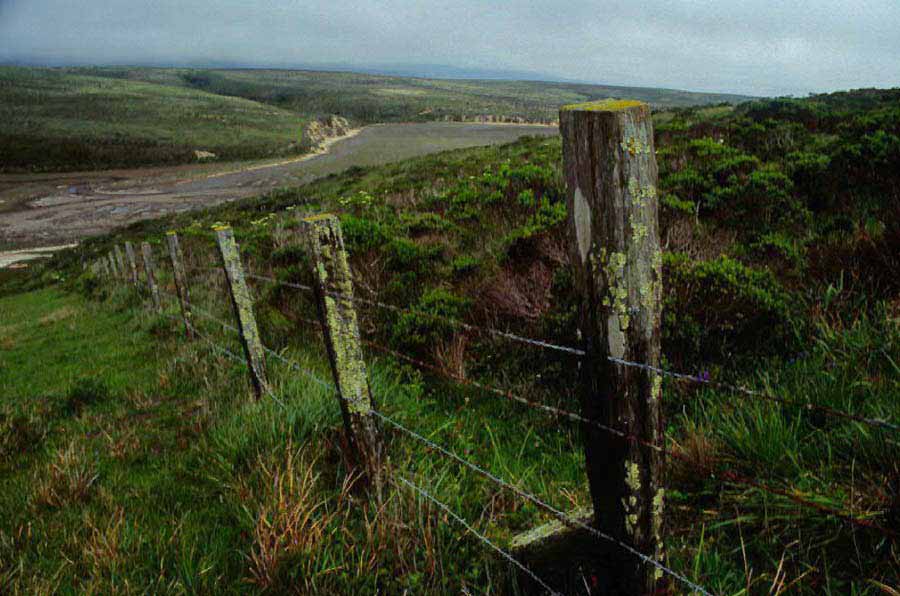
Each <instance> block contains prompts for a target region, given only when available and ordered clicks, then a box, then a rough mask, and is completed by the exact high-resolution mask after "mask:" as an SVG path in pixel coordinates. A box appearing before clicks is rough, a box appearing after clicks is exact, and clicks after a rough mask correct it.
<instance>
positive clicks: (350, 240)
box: [341, 214, 389, 253]
mask: <svg viewBox="0 0 900 596" xmlns="http://www.w3.org/2000/svg"><path fill="white" fill-rule="evenodd" d="M341 231H342V232H343V235H344V243H345V245H346V246H347V250H349V251H350V252H351V253H354V252H365V251H368V250H372V249H373V248H378V247H379V246H381V245H382V244H384V243H385V242H387V240H388V237H389V234H388V232H387V230H385V228H384V226H383V225H381V224H380V223H378V222H376V221H372V220H371V219H366V218H364V217H357V216H355V215H349V214H345V215H342V216H341Z"/></svg>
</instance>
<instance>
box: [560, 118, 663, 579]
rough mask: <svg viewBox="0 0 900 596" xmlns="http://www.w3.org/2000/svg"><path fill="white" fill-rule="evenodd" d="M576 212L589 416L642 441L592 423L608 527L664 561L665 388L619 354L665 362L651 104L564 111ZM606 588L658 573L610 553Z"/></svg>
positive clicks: (603, 524) (594, 483)
mask: <svg viewBox="0 0 900 596" xmlns="http://www.w3.org/2000/svg"><path fill="white" fill-rule="evenodd" d="M560 132H561V134H562V138H563V165H564V171H565V177H566V187H567V199H568V208H569V232H570V234H571V237H572V241H571V243H570V246H571V249H570V258H571V262H572V265H573V271H574V274H575V281H576V286H577V288H578V290H579V292H580V294H581V298H582V300H581V309H580V314H579V328H580V330H581V334H582V337H584V339H585V342H586V345H585V348H586V352H587V355H586V357H585V360H584V362H583V365H582V367H581V382H580V397H581V403H582V412H583V415H584V416H585V417H586V418H588V419H590V420H596V421H597V422H598V423H600V424H602V425H605V426H608V427H612V428H616V429H619V430H621V431H622V432H624V433H626V434H627V435H629V436H630V437H631V438H623V437H620V436H616V435H614V434H612V433H610V432H608V431H604V430H602V429H600V428H597V427H594V426H591V425H587V424H586V425H585V427H584V436H585V456H586V459H587V470H588V480H589V485H590V489H591V496H592V500H593V504H594V513H595V516H596V523H597V524H598V527H599V528H600V529H602V530H603V531H605V532H607V533H609V534H611V535H612V536H613V537H615V538H617V539H618V540H621V541H622V542H624V543H626V544H629V545H631V546H632V547H633V548H634V549H635V550H637V551H640V552H642V553H644V554H646V555H647V556H650V557H653V558H654V559H662V558H663V557H664V552H663V547H662V544H663V530H664V524H663V493H662V490H661V478H662V474H663V460H662V457H661V455H660V453H659V452H658V451H657V450H655V449H653V448H652V447H648V446H647V444H650V445H657V444H659V443H660V441H661V440H662V439H661V437H662V434H661V431H662V417H661V413H660V404H659V402H660V400H659V397H660V387H661V385H660V382H659V378H658V376H657V375H654V374H653V373H652V372H649V371H647V370H642V369H638V368H632V367H626V366H622V365H619V364H616V363H614V362H612V361H611V360H610V358H615V359H623V360H629V361H633V362H640V363H645V364H649V365H651V366H659V355H660V294H661V288H662V283H661V272H660V270H659V268H658V267H656V263H657V262H658V260H659V251H660V245H659V226H658V220H657V209H658V197H657V192H656V189H657V165H656V157H655V154H654V146H653V123H652V120H651V117H650V108H649V107H648V106H647V105H645V104H643V103H640V102H635V101H626V100H616V101H604V102H593V103H590V104H584V105H573V106H566V107H565V108H563V109H562V110H560ZM599 567H600V569H599V570H600V572H601V573H602V574H603V575H605V576H607V577H606V578H605V581H601V585H606V586H615V588H614V589H613V590H612V591H614V592H616V593H621V594H650V593H654V591H655V590H657V588H659V586H657V581H658V577H657V574H656V573H655V568H653V567H652V566H649V565H646V564H644V563H642V562H641V561H640V560H639V559H638V558H637V557H635V556H634V555H632V554H629V553H627V552H626V551H624V550H623V549H621V548H620V547H617V546H615V545H610V548H609V551H608V553H607V554H606V555H604V557H603V560H602V563H600V565H599Z"/></svg>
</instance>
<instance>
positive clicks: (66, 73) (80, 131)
mask: <svg viewBox="0 0 900 596" xmlns="http://www.w3.org/2000/svg"><path fill="white" fill-rule="evenodd" d="M609 96H612V97H629V98H634V99H641V100H644V101H648V102H651V103H652V104H653V105H654V106H655V107H657V108H668V107H675V106H688V105H695V104H705V103H714V102H715V103H721V102H736V101H740V100H742V99H745V98H744V97H742V96H737V95H716V94H705V93H689V92H682V91H672V90H665V89H652V88H628V87H612V86H601V85H574V84H561V83H541V82H524V81H452V80H431V79H412V78H403V77H387V76H374V75H360V74H354V73H328V72H312V71H280V70H191V69H151V68H116V67H110V68H65V69H38V68H17V67H2V68H0V164H2V165H0V171H54V170H73V169H86V170H87V169H105V168H113V167H134V166H139V165H158V164H175V163H190V162H192V161H195V158H194V155H193V152H194V150H204V151H211V152H213V153H215V154H216V155H217V156H218V157H219V158H221V159H256V158H261V157H270V156H278V155H288V154H295V153H298V152H299V150H300V149H299V148H298V144H299V142H300V130H301V127H302V125H303V122H304V121H305V120H307V119H308V118H309V117H313V116H320V115H327V114H339V115H343V116H346V117H348V118H350V119H351V120H352V121H354V122H356V123H362V124H370V123H375V122H398V121H432V120H444V119H454V120H460V119H472V118H476V117H479V116H481V115H482V114H490V115H494V116H502V117H505V118H512V117H519V118H524V119H526V120H528V121H545V120H554V119H556V118H557V113H558V109H559V106H561V105H563V104H568V103H577V102H580V101H587V100H591V99H597V98H604V97H609Z"/></svg>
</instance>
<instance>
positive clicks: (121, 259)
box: [113, 244, 127, 280]
mask: <svg viewBox="0 0 900 596" xmlns="http://www.w3.org/2000/svg"><path fill="white" fill-rule="evenodd" d="M113 253H114V254H115V255H116V266H117V267H118V268H119V275H120V276H121V277H122V279H123V280H124V279H126V275H127V274H126V272H125V256H124V255H123V254H122V247H120V246H119V245H118V244H116V245H115V246H113Z"/></svg>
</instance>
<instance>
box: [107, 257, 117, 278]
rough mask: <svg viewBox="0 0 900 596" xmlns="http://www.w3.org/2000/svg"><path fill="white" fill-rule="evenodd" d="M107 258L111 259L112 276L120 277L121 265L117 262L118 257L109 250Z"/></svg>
mask: <svg viewBox="0 0 900 596" xmlns="http://www.w3.org/2000/svg"><path fill="white" fill-rule="evenodd" d="M106 260H107V261H109V269H110V272H111V273H112V277H115V278H118V277H120V275H119V266H118V265H117V264H116V257H115V255H114V254H113V252H112V251H109V254H107V255H106Z"/></svg>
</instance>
